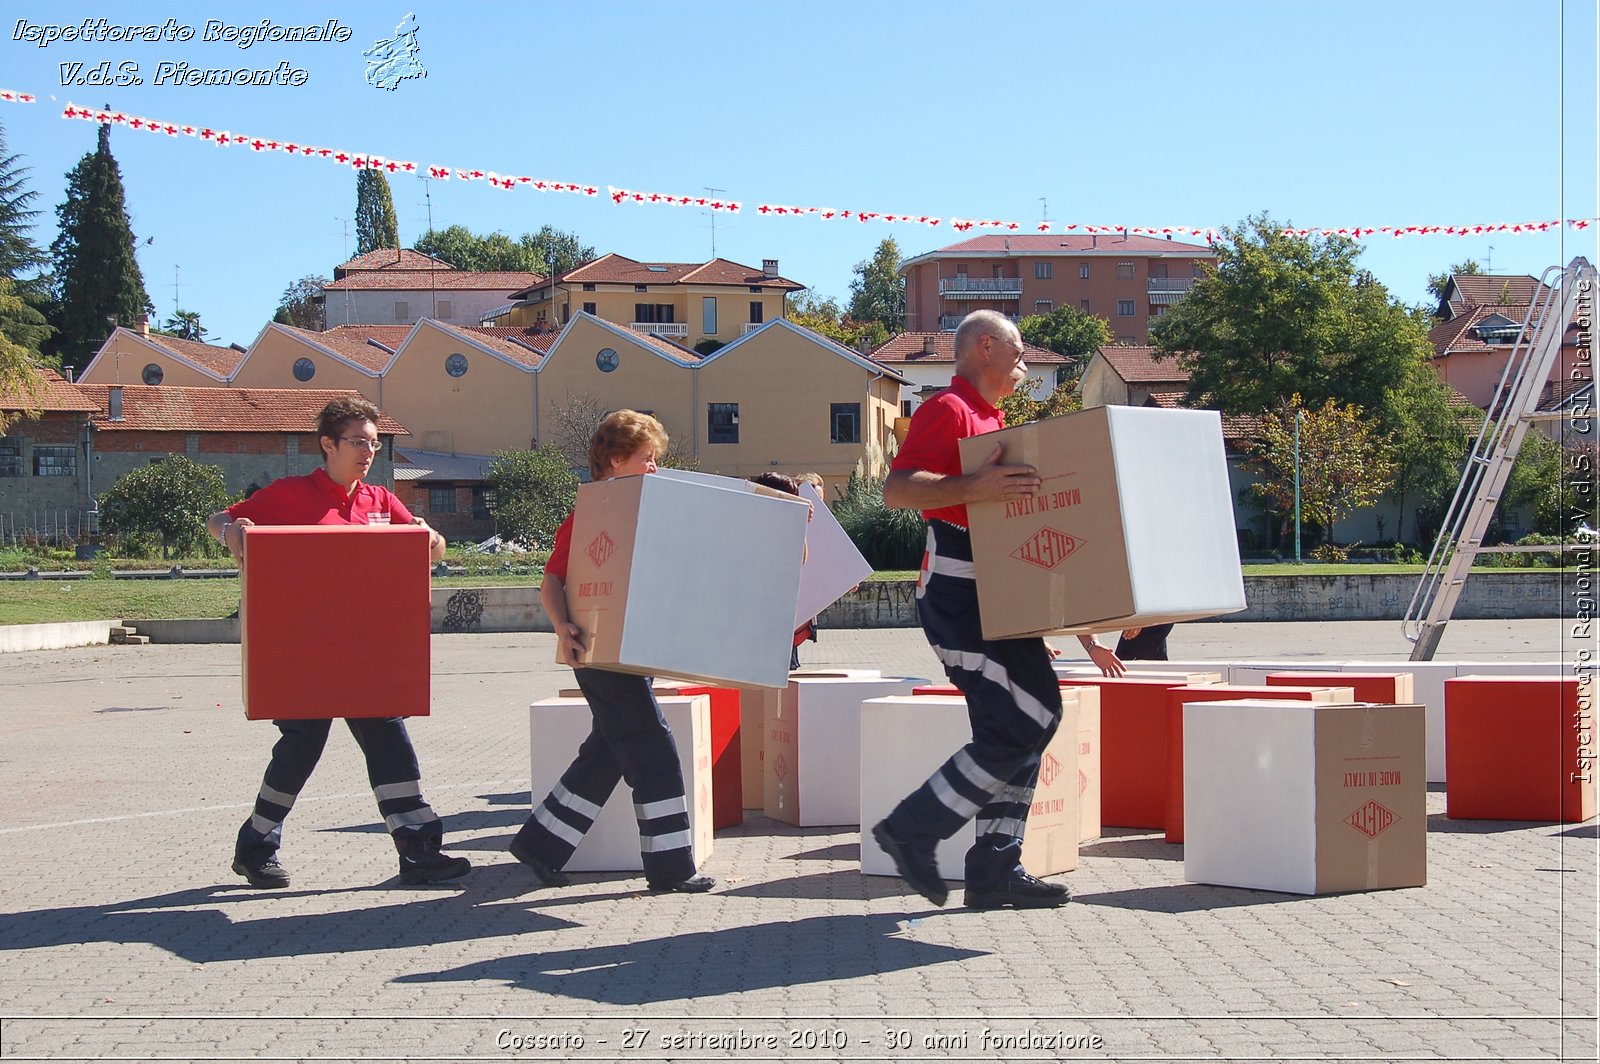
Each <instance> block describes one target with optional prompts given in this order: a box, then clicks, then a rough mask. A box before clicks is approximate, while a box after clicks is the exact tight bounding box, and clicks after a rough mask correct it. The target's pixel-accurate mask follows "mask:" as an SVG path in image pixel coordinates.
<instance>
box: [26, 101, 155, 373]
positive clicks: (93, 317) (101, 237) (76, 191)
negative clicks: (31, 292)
mask: <svg viewBox="0 0 1600 1064" xmlns="http://www.w3.org/2000/svg"><path fill="white" fill-rule="evenodd" d="M56 219H57V222H58V224H59V233H58V234H57V236H56V239H55V242H54V243H53V244H51V245H50V253H51V256H52V258H53V259H54V262H55V274H56V286H57V289H58V291H57V298H58V299H59V304H58V307H57V320H56V322H55V325H56V328H57V329H58V335H57V336H56V338H55V344H54V347H55V351H56V353H58V354H59V355H60V356H61V359H62V361H63V362H64V363H65V364H66V365H69V366H82V365H83V363H84V362H85V361H87V359H88V357H89V355H91V354H92V353H93V352H94V351H95V349H96V348H98V347H99V346H100V344H101V343H102V342H103V341H104V340H105V338H106V336H107V335H109V334H110V332H111V324H110V323H109V321H108V320H107V318H108V315H116V319H117V321H118V322H119V323H121V324H123V325H132V324H133V323H134V322H136V321H137V320H138V319H139V318H140V317H142V316H144V315H146V314H149V313H150V312H151V311H153V310H154V309H155V308H154V307H153V306H152V305H151V303H150V296H149V295H148V293H146V292H145V288H144V275H143V274H141V273H140V272H139V260H138V258H137V257H136V256H135V254H134V239H133V227H132V225H130V224H129V222H128V211H127V207H126V205H125V198H124V195H123V190H122V170H121V168H120V167H118V166H117V160H116V159H115V158H114V157H113V156H112V154H111V127H110V126H109V125H103V126H101V127H100V143H99V146H98V147H97V148H96V149H95V150H94V151H92V152H90V153H89V154H87V155H85V156H84V157H83V158H82V159H81V160H79V161H78V165H77V166H75V167H73V168H72V170H71V171H70V172H68V174H67V198H66V201H65V202H64V203H62V204H61V205H60V206H59V207H57V208H56Z"/></svg>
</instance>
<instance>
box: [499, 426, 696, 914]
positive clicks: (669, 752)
mask: <svg viewBox="0 0 1600 1064" xmlns="http://www.w3.org/2000/svg"><path fill="white" fill-rule="evenodd" d="M666 449H667V432H666V430H665V429H664V428H662V427H661V422H659V421H657V420H656V419H655V418H653V417H651V416H650V415H648V414H640V413H637V412H635V411H633V410H617V411H613V412H612V413H610V414H607V415H606V417H605V419H604V420H602V421H601V422H600V426H599V427H598V428H597V429H595V432H594V438H593V439H592V440H591V441H590V443H589V474H590V476H591V477H592V478H593V479H595V480H606V479H608V478H610V477H626V476H636V475H642V474H646V473H654V472H655V470H656V459H657V458H658V457H659V456H660V455H661V454H662V453H664V452H665V451H666ZM571 549H572V516H571V515H568V517H567V519H566V520H565V521H563V522H562V523H561V527H560V528H559V529H557V530H556V540H555V544H554V547H553V549H552V550H551V552H550V560H549V561H548V562H546V563H545V568H544V583H543V585H542V586H541V587H540V588H539V599H540V601H541V602H542V603H543V604H544V608H545V612H546V613H548V614H549V615H550V621H551V623H552V624H553V625H554V627H555V632H556V639H557V648H556V655H557V659H558V660H559V661H560V662H561V663H562V664H565V665H570V666H572V669H573V673H574V674H575V675H576V677H577V680H578V687H579V688H581V689H582V691H583V695H584V697H585V698H586V699H588V701H589V711H590V712H591V713H592V714H593V715H594V727H593V729H592V730H591V731H590V732H589V737H588V738H587V739H585V740H584V741H583V744H582V745H581V746H579V747H578V756H577V757H575V758H574V759H573V761H572V764H571V766H570V767H568V769H567V771H566V772H565V773H563V774H562V776H561V779H560V780H559V781H558V782H557V783H556V785H555V788H554V789H553V790H551V792H550V793H549V794H548V795H546V796H545V799H544V801H542V802H540V803H539V804H538V805H536V806H535V807H534V809H533V815H532V816H530V817H528V820H527V823H525V824H523V825H522V830H520V831H518V832H517V834H516V837H515V838H514V839H512V840H511V855H512V856H513V857H515V858H516V859H517V860H519V861H521V862H522V863H523V864H525V865H527V866H528V868H529V869H530V870H531V871H532V872H533V878H534V879H535V880H537V881H538V883H539V884H540V885H541V886H546V887H558V886H562V885H564V884H566V883H567V882H569V880H568V877H567V874H566V873H565V872H563V871H561V866H562V865H564V864H566V863H567V860H568V859H569V858H570V857H571V856H572V853H573V851H574V850H576V849H577V848H578V843H580V842H582V841H583V836H584V834H585V833H586V832H587V831H588V830H589V828H590V827H592V826H593V825H594V818H595V817H597V816H599V815H600V810H601V809H602V808H603V807H604V806H605V804H606V801H607V800H608V799H609V798H610V797H611V792H612V791H614V790H615V789H616V787H617V783H618V781H619V780H626V781H627V783H628V787H629V788H630V789H631V790H632V791H633V808H634V813H635V815H636V816H637V817H638V820H639V845H640V851H641V854H642V856H643V858H644V875H645V880H646V881H647V882H648V883H649V885H650V889H651V890H654V891H672V892H676V893H679V894H700V893H703V892H705V891H708V890H710V889H711V888H712V887H714V886H715V885H716V882H715V880H712V879H710V878H709V877H707V876H702V875H699V874H697V872H696V871H695V867H694V854H693V852H692V850H691V849H690V843H691V841H692V836H691V833H690V830H689V803H688V800H687V799H686V798H685V796H684V787H683V770H682V769H681V768H680V767H679V764H678V747H677V744H676V743H674V742H673V739H672V732H671V731H670V730H669V729H668V728H667V722H666V718H664V717H663V716H662V715H661V707H660V705H658V704H657V702H656V696H655V693H654V692H653V691H652V690H651V689H650V679H649V678H648V677H645V676H630V675H627V674H625V673H620V672H611V671H609V670H606V669H594V668H585V667H583V666H582V665H581V664H580V661H581V656H582V654H583V651H584V643H583V639H584V632H583V629H582V628H580V627H578V626H577V625H576V624H573V623H572V620H571V618H570V617H569V615H568V614H567V593H566V577H567V559H568V556H569V555H570V553H571Z"/></svg>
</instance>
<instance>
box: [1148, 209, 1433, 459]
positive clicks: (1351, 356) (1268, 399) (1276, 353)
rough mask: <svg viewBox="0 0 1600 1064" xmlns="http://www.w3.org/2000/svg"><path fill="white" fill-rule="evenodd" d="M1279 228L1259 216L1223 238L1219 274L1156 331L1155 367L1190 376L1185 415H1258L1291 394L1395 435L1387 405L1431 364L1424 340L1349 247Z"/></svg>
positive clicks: (1198, 287) (1336, 240)
mask: <svg viewBox="0 0 1600 1064" xmlns="http://www.w3.org/2000/svg"><path fill="white" fill-rule="evenodd" d="M1283 229H1284V227H1283V226H1281V225H1279V224H1278V223H1276V222H1273V221H1272V220H1271V219H1269V218H1268V217H1266V216H1265V215H1261V216H1259V217H1251V218H1249V219H1247V220H1246V221H1245V222H1244V223H1243V224H1242V225H1240V226H1239V227H1237V228H1233V229H1224V230H1223V237H1224V239H1223V240H1221V241H1220V242H1219V243H1218V244H1217V265H1216V268H1215V270H1213V271H1208V272H1207V274H1206V276H1204V277H1202V278H1201V279H1200V280H1199V281H1198V282H1196V284H1195V286H1194V288H1193V290H1191V291H1190V293H1189V294H1188V295H1187V296H1186V297H1185V298H1184V299H1183V300H1182V301H1181V302H1179V303H1178V304H1177V305H1175V306H1174V307H1173V308H1172V310H1171V311H1170V312H1169V313H1167V314H1165V315H1163V316H1162V317H1160V318H1158V319H1157V320H1156V321H1155V322H1154V323H1153V324H1152V327H1151V336H1152V341H1153V344H1154V346H1155V348H1156V351H1155V356H1154V357H1155V358H1156V359H1157V360H1158V361H1159V360H1162V359H1166V358H1176V359H1177V360H1178V365H1179V367H1180V368H1183V369H1186V370H1188V371H1189V374H1190V377H1189V390H1188V404H1189V405H1190V406H1195V407H1212V408H1215V409H1219V410H1221V411H1222V412H1223V413H1226V414H1260V413H1264V412H1265V411H1269V410H1274V409H1277V408H1278V407H1280V406H1282V405H1283V404H1284V403H1285V402H1286V401H1287V400H1288V399H1289V397H1290V396H1292V395H1296V394H1298V395H1301V396H1303V397H1304V400H1305V403H1306V405H1307V406H1308V407H1319V406H1321V405H1322V404H1323V403H1325V402H1326V401H1328V400H1330V399H1331V400H1337V401H1338V402H1340V403H1348V404H1353V405H1355V406H1359V407H1361V408H1363V409H1365V410H1367V411H1370V412H1371V413H1372V414H1373V415H1374V416H1376V417H1377V418H1378V420H1379V423H1380V425H1381V426H1382V427H1383V428H1384V429H1385V430H1387V429H1390V428H1393V427H1394V420H1395V417H1396V416H1397V415H1396V414H1395V411H1393V410H1392V409H1391V408H1390V405H1389V398H1390V396H1391V394H1392V393H1393V392H1394V391H1395V390H1396V389H1398V388H1399V387H1400V386H1401V384H1402V383H1403V382H1404V381H1405V379H1406V375H1407V373H1408V372H1409V371H1410V369H1411V367H1412V366H1413V365H1415V364H1417V363H1419V362H1423V361H1424V360H1426V359H1427V358H1428V356H1429V355H1430V354H1431V352H1432V348H1431V347H1430V346H1429V344H1428V338H1427V333H1426V332H1425V331H1424V330H1423V329H1422V327H1421V326H1420V324H1419V323H1418V322H1416V321H1415V320H1414V319H1413V318H1412V317H1411V316H1410V314H1409V313H1408V311H1407V309H1406V308H1405V307H1403V306H1402V305H1400V304H1399V303H1398V302H1396V301H1394V300H1392V299H1390V298H1389V293H1388V292H1387V291H1386V290H1385V289H1384V287H1383V286H1382V285H1381V284H1379V283H1378V282H1377V281H1376V280H1374V279H1373V277H1372V275H1371V274H1369V273H1367V272H1366V271H1364V270H1359V269H1357V268H1356V258H1357V256H1358V255H1359V252H1360V249H1359V248H1358V246H1357V245H1356V243H1355V242H1354V241H1352V240H1349V239H1346V238H1344V237H1339V236H1332V237H1312V238H1302V237H1298V236H1291V235H1286V234H1285V233H1284V232H1283Z"/></svg>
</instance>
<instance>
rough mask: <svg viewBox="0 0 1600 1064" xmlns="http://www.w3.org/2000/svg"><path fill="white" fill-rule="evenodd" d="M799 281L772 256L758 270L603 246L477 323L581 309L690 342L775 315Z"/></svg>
mask: <svg viewBox="0 0 1600 1064" xmlns="http://www.w3.org/2000/svg"><path fill="white" fill-rule="evenodd" d="M804 287H805V286H804V285H802V284H798V283H796V282H795V281H791V280H789V279H788V278H786V277H783V276H780V275H779V273H778V260H777V259H764V260H763V261H762V265H761V269H759V270H758V269H755V268H753V267H750V266H745V265H742V264H740V263H737V262H732V261H730V260H728V259H722V258H717V259H712V260H711V261H709V262H700V263H694V262H639V261H637V260H635V259H630V258H628V257H627V256H625V255H617V254H610V255H603V256H601V257H600V258H598V259H595V260H594V261H593V262H587V263H584V264H583V265H582V266H579V267H577V268H576V269H572V270H568V271H567V272H566V273H563V274H558V275H556V276H555V277H551V278H548V279H546V280H542V281H539V282H538V283H536V284H534V285H531V286H530V287H528V288H525V289H523V290H522V291H519V292H516V293H514V294H513V295H512V299H513V300H514V302H512V303H510V304H508V305H506V306H504V307H501V308H499V309H498V310H496V311H493V312H491V313H490V314H488V315H486V316H485V317H484V324H494V325H518V326H527V325H535V324H540V323H553V324H555V325H566V324H567V323H568V322H569V321H571V320H572V319H573V317H574V316H575V315H577V314H579V313H584V314H591V315H593V316H595V317H597V318H603V319H604V320H606V321H609V322H615V323H616V324H618V325H623V326H625V327H627V328H630V329H633V330H635V331H637V332H653V333H655V334H656V335H658V336H662V337H665V338H666V339H668V340H672V341H674V342H676V343H680V344H682V345H683V346H685V347H688V348H694V347H696V345H699V344H701V343H703V342H704V341H707V340H711V341H715V342H716V343H719V344H726V343H731V342H733V341H734V340H737V339H739V337H741V336H743V335H745V334H746V333H749V332H752V331H754V330H755V329H758V328H760V327H761V326H762V325H764V324H766V323H767V322H769V321H773V320H774V319H777V318H782V317H783V316H784V306H783V300H784V296H785V295H787V294H788V293H790V292H795V291H799V290H801V289H803V288H804Z"/></svg>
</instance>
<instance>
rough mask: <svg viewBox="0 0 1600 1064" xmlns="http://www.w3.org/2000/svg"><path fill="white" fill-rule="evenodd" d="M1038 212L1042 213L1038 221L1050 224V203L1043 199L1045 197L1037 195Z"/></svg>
mask: <svg viewBox="0 0 1600 1064" xmlns="http://www.w3.org/2000/svg"><path fill="white" fill-rule="evenodd" d="M1039 213H1040V214H1041V215H1042V217H1041V218H1040V221H1042V222H1043V223H1044V224H1045V225H1049V224H1050V204H1049V202H1048V201H1046V200H1045V198H1044V197H1043V196H1040V197H1039Z"/></svg>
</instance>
